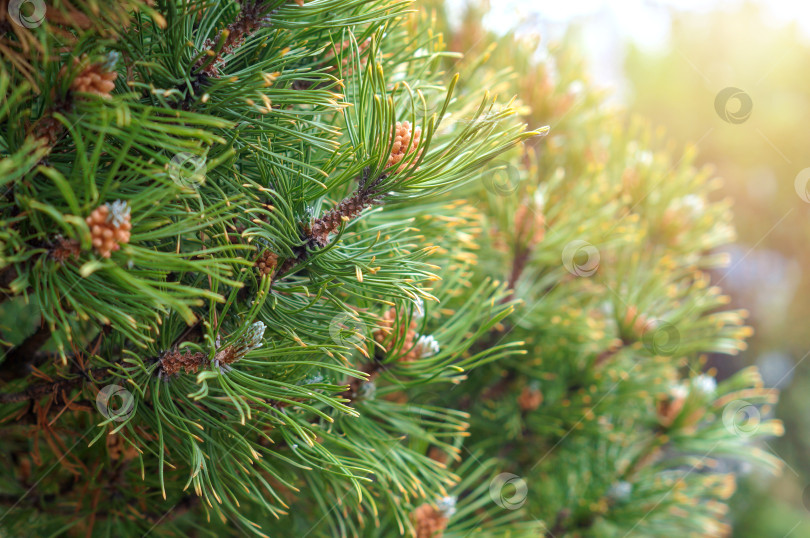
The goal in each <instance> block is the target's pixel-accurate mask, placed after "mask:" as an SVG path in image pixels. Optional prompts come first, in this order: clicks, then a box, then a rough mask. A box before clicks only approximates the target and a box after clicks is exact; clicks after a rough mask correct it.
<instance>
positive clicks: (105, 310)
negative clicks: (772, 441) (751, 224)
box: [0, 0, 779, 537]
mask: <svg viewBox="0 0 810 538" xmlns="http://www.w3.org/2000/svg"><path fill="white" fill-rule="evenodd" d="M33 4H37V2H33ZM14 5H15V2H8V1H2V2H0V15H1V16H2V18H1V19H0V26H1V27H2V28H0V30H2V31H3V33H2V35H0V58H2V62H0V96H2V104H0V155H1V156H2V160H1V161H0V171H1V172H2V174H0V188H1V189H2V197H0V293H2V295H0V302H2V306H0V308H2V309H3V310H2V312H3V315H2V317H0V322H2V327H0V329H2V332H1V333H0V338H1V339H2V340H0V345H2V348H0V349H2V351H3V353H4V359H3V361H2V364H0V378H2V380H3V381H4V383H5V385H4V387H3V392H2V394H0V403H2V407H0V421H2V423H1V424H0V428H3V430H4V436H3V440H2V442H0V446H2V458H3V466H4V468H5V469H6V472H4V473H3V474H2V475H0V496H1V497H2V500H3V501H4V504H5V505H7V508H6V509H4V510H3V515H2V516H0V528H2V529H3V530H4V533H5V534H8V535H12V536H16V535H20V536H31V535H36V536H58V535H88V536H89V535H93V536H95V535H98V536H107V535H119V536H141V535H144V534H153V535H164V534H165V535H200V536H226V535H233V536H243V535H250V534H256V535H265V536H305V535H308V534H312V535H335V536H346V535H368V536H391V535H398V534H416V535H417V536H420V537H426V536H430V535H431V534H433V535H434V536H438V535H440V534H442V533H443V534H444V536H467V535H470V534H475V535H485V534H486V535H511V536H514V535H534V536H536V535H538V534H542V533H544V532H547V533H549V535H553V536H561V535H566V534H570V535H586V534H587V535H591V534H593V535H604V536H612V535H618V534H617V533H619V532H621V533H622V535H623V533H624V532H631V533H632V532H635V533H636V534H639V535H645V534H646V535H650V534H653V535H667V533H669V534H671V535H673V536H675V535H677V536H680V535H682V533H683V532H685V531H694V532H698V533H705V534H707V535H711V532H710V530H712V529H714V528H715V527H716V528H717V529H718V532H719V529H720V527H719V523H718V521H719V520H721V519H722V513H723V504H722V501H723V500H725V499H726V498H727V496H728V494H729V493H730V491H731V488H730V485H729V484H730V480H731V478H730V475H728V474H727V473H720V472H719V471H716V470H715V471H712V470H711V469H712V466H711V465H709V462H708V461H707V460H706V457H708V456H711V457H718V456H722V457H726V456H729V457H742V456H747V457H751V456H753V459H754V460H757V461H759V462H760V463H763V464H765V465H768V466H771V467H775V466H776V465H777V462H776V461H775V460H774V459H773V458H770V457H768V456H767V455H766V454H765V453H763V452H761V451H757V450H756V449H752V448H750V447H747V446H746V441H747V440H749V439H750V438H752V437H754V435H752V436H743V435H740V433H739V431H737V432H735V431H733V429H729V428H728V420H725V421H724V420H723V416H724V411H725V410H726V409H727V408H728V405H729V404H730V403H731V404H733V403H734V402H738V401H741V400H743V399H745V400H746V402H750V403H751V404H759V403H769V402H772V401H773V399H774V398H775V396H774V395H773V394H771V393H768V392H766V391H763V390H761V387H760V385H761V382H760V381H759V378H758V376H757V374H756V373H755V372H754V371H751V370H748V371H744V372H742V373H740V374H739V375H738V376H737V377H735V378H734V379H732V380H729V381H726V382H724V383H721V384H720V385H719V386H717V387H716V388H715V387H713V386H711V382H710V381H708V380H709V379H710V378H709V377H707V376H706V375H705V374H701V375H697V373H698V372H699V370H700V367H701V362H700V356H701V354H702V353H706V352H719V353H733V352H735V351H736V350H738V349H740V347H741V346H742V345H743V344H742V342H741V339H742V338H743V337H744V336H745V335H746V332H747V329H746V328H745V327H744V326H743V325H742V316H741V313H740V312H734V311H723V310H722V305H723V304H724V297H723V296H722V295H721V293H720V292H719V290H718V289H717V288H715V287H711V286H709V277H708V271H709V270H710V269H711V268H712V267H715V266H717V265H718V264H719V263H720V262H721V261H722V260H721V257H719V256H717V255H714V254H713V249H714V248H715V247H717V246H718V245H721V244H723V243H724V242H726V241H728V240H729V238H730V234H731V230H730V228H729V227H728V225H727V219H728V208H727V207H726V206H724V205H722V204H714V203H709V202H708V201H707V199H706V196H707V194H708V192H709V191H710V189H711V186H712V185H713V183H712V182H711V181H709V175H708V174H707V173H706V172H700V171H696V170H694V169H693V168H692V167H691V166H690V159H691V155H690V154H687V155H686V156H684V158H681V159H680V160H678V159H677V158H674V157H673V156H672V153H671V150H670V149H669V148H666V147H664V145H663V144H662V142H661V140H660V137H659V136H655V135H653V134H652V133H651V132H650V131H649V129H647V128H646V127H643V126H639V125H637V124H629V125H628V124H627V123H625V122H624V121H623V119H622V118H621V116H620V115H619V114H617V113H615V112H611V111H608V110H606V109H605V107H604V106H603V105H602V103H601V98H600V96H598V95H597V94H595V93H592V90H591V89H589V88H588V85H587V84H584V85H582V84H580V85H579V86H580V88H579V90H578V93H576V94H575V93H572V89H573V88H574V86H576V85H573V84H572V83H573V82H574V81H577V80H584V75H583V74H582V73H581V72H580V71H579V66H578V64H576V63H575V62H570V61H569V57H570V53H569V51H568V50H567V49H562V50H560V51H559V52H558V53H557V56H556V57H557V58H558V59H559V62H558V63H557V69H558V71H557V72H556V73H554V74H552V73H550V72H549V71H547V69H548V66H547V65H546V64H544V63H540V64H538V63H536V62H534V61H533V60H531V59H530V58H531V54H530V49H529V48H528V47H525V46H524V45H521V44H515V43H511V42H508V41H507V42H504V43H503V44H502V50H503V52H502V54H505V55H507V56H508V57H510V60H509V62H504V61H497V57H492V58H489V57H488V55H487V54H472V55H470V56H469V57H468V59H467V60H464V59H463V58H461V57H460V56H459V55H458V54H456V53H452V52H449V51H448V50H447V47H446V46H445V43H444V38H443V34H441V33H439V32H438V31H436V27H437V23H440V21H437V20H436V19H435V17H433V16H430V15H429V14H426V13H427V12H426V10H424V9H418V10H415V9H413V7H414V6H413V4H411V3H410V2H406V1H389V0H372V1H361V0H312V1H308V2H304V1H301V0H297V1H282V0H274V1H273V0H265V1H261V0H256V1H253V0H244V1H243V2H241V4H240V3H237V2H234V1H229V2H206V1H203V0H155V1H139V0H132V1H117V2H110V3H98V2H95V1H93V0H73V1H72V2H66V1H54V2H49V3H48V5H47V9H46V10H45V11H44V14H42V17H39V18H37V16H38V15H39V13H38V12H36V11H35V12H34V13H30V12H25V13H23V14H22V15H20V13H19V12H15V11H14V9H13V8H14ZM21 16H22V17H23V19H22V20H21V19H20V17H21ZM478 32H479V34H480V33H482V31H480V29H479V30H478ZM509 64H511V65H514V67H513V68H512V70H508V71H503V70H502V67H501V66H503V65H509ZM493 65H494V66H496V67H495V68H492V67H490V66H493ZM457 72H458V73H459V74H456V73H457ZM516 73H521V76H522V77H523V78H522V79H521V78H520V77H518V76H516ZM485 88H489V89H491V90H492V91H491V92H488V91H486V90H485ZM496 90H497V93H498V94H499V95H505V96H507V97H508V96H511V95H513V94H518V95H519V96H520V97H521V101H515V100H509V99H506V100H505V99H503V98H499V97H496V96H495V94H496ZM524 123H525V124H527V125H530V126H536V125H544V124H546V123H548V124H551V125H552V126H553V127H554V128H553V130H552V133H553V136H552V137H551V138H548V139H546V138H543V137H542V136H540V135H543V134H545V133H546V131H547V129H545V128H540V129H534V130H530V129H528V128H526V127H525V126H524ZM504 174H505V175H504ZM504 178H505V179H506V182H505V183H504V182H503V181H501V180H502V179H504ZM594 253H595V254H596V255H597V256H598V258H599V260H598V263H594V259H593V255H594ZM583 255H584V256H585V257H584V258H583ZM505 260H508V263H506V262H505ZM673 339H674V340H673ZM733 418H734V417H732V419H733ZM734 422H735V421H734V420H732V423H734ZM778 430H779V425H778V423H774V422H767V423H766V422H763V423H762V424H760V425H759V427H758V429H757V430H756V432H754V433H755V434H756V436H761V435H765V434H769V433H778ZM504 472H514V473H515V474H516V475H517V476H519V477H521V478H520V480H523V481H525V484H527V485H528V492H527V495H528V497H527V498H526V499H525V500H526V501H527V502H526V504H525V506H523V503H522V502H521V503H520V504H521V506H520V507H517V506H513V505H509V502H508V500H507V501H504V497H503V491H504V490H503V488H502V487H500V486H502V485H503V484H502V482H503V478H502V477H503V473H504ZM512 484H513V485H514V484H518V488H517V493H518V494H519V493H520V483H519V482H517V483H516V482H512ZM624 484H627V486H624ZM673 488H674V489H676V490H677V495H673V494H672V493H671V492H672V491H673ZM611 492H612V493H611ZM707 501H708V502H707ZM514 508H517V509H514ZM713 526H714V527H713ZM659 533H660V534H659ZM679 533H680V534H679Z"/></svg>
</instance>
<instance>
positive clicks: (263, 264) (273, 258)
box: [256, 250, 278, 276]
mask: <svg viewBox="0 0 810 538" xmlns="http://www.w3.org/2000/svg"><path fill="white" fill-rule="evenodd" d="M277 264H278V254H276V253H275V252H273V251H271V250H265V251H264V252H262V253H261V254H260V255H259V257H258V258H257V259H256V269H258V271H259V273H261V274H262V275H265V276H268V275H272V274H273V271H274V270H275V269H276V265H277Z"/></svg>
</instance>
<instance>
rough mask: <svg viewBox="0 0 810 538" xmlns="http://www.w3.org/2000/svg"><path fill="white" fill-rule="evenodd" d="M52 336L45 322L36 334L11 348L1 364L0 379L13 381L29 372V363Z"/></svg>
mask: <svg viewBox="0 0 810 538" xmlns="http://www.w3.org/2000/svg"><path fill="white" fill-rule="evenodd" d="M50 338H51V329H50V327H48V326H47V325H46V324H45V323H44V322H43V323H42V325H40V326H39V328H37V330H36V331H34V334H32V335H30V336H29V337H28V338H26V339H25V340H23V341H22V342H21V343H20V344H19V345H18V346H16V347H14V348H12V349H11V351H9V352H8V354H7V355H6V360H5V361H3V363H2V364H0V380H3V381H6V382H8V381H11V380H13V379H17V378H18V377H22V376H24V375H27V374H28V370H29V365H30V364H31V362H32V361H33V360H34V357H35V354H36V352H37V350H39V348H41V347H42V346H43V345H45V343H46V342H47V341H48V340H50Z"/></svg>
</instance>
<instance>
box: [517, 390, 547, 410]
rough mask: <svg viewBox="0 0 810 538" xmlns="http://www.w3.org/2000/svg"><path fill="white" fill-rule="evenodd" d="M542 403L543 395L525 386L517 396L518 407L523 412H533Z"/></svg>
mask: <svg viewBox="0 0 810 538" xmlns="http://www.w3.org/2000/svg"><path fill="white" fill-rule="evenodd" d="M542 403H543V393H542V392H540V390H539V389H536V388H533V387H530V386H526V387H523V391H522V392H521V393H520V396H518V405H519V406H520V408H521V409H522V410H523V411H534V410H535V409H537V408H538V407H540V404H542Z"/></svg>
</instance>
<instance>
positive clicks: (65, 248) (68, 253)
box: [50, 235, 81, 263]
mask: <svg viewBox="0 0 810 538" xmlns="http://www.w3.org/2000/svg"><path fill="white" fill-rule="evenodd" d="M80 252H81V248H80V244H79V242H78V241H77V240H75V239H65V238H64V237H62V236H61V235H59V236H57V237H56V241H55V242H54V244H53V246H52V247H51V251H50V256H51V259H53V260H56V261H57V262H59V263H65V262H66V261H67V260H68V259H70V258H73V259H74V260H76V259H78V258H79V254H80Z"/></svg>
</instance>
